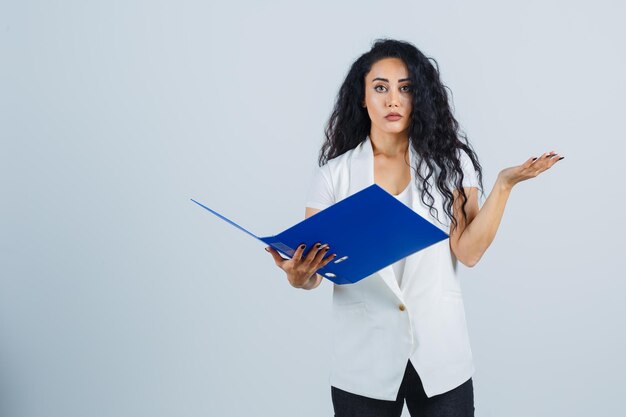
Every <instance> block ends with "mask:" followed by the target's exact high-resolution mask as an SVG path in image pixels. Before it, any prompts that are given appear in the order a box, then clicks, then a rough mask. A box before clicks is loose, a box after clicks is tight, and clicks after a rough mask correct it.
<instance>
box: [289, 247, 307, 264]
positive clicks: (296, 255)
mask: <svg viewBox="0 0 626 417" xmlns="http://www.w3.org/2000/svg"><path fill="white" fill-rule="evenodd" d="M305 248H306V245H305V244H304V243H302V244H300V246H298V247H297V248H296V251H295V252H294V253H293V256H292V257H291V259H293V260H294V261H298V262H299V261H300V260H301V259H302V253H303V252H304V249H305Z"/></svg>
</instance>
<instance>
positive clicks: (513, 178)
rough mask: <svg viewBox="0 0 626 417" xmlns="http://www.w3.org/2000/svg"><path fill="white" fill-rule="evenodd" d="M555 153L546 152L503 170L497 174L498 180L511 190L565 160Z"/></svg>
mask: <svg viewBox="0 0 626 417" xmlns="http://www.w3.org/2000/svg"><path fill="white" fill-rule="evenodd" d="M558 155H559V154H557V153H556V152H554V151H552V152H546V153H544V154H543V155H541V156H540V157H539V158H530V159H528V160H527V161H526V162H524V163H523V164H522V165H518V166H514V167H510V168H505V169H503V170H502V171H500V173H499V174H498V180H497V181H500V182H501V183H502V184H504V185H505V186H506V187H508V188H513V186H514V185H515V184H517V183H518V182H521V181H525V180H527V179H529V178H535V177H536V176H537V175H539V174H541V173H542V172H543V171H546V170H548V169H550V168H551V167H552V165H554V164H556V163H557V161H560V160H561V159H563V158H565V157H564V156H561V157H559V156H558Z"/></svg>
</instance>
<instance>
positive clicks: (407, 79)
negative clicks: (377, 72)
mask: <svg viewBox="0 0 626 417" xmlns="http://www.w3.org/2000/svg"><path fill="white" fill-rule="evenodd" d="M376 80H380V81H384V82H386V83H388V82H389V80H388V79H386V78H380V77H376V78H374V79H373V80H372V82H374V81H376ZM402 81H411V79H410V78H402V79H400V80H398V82H399V83H401V82H402Z"/></svg>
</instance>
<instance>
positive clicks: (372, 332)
mask: <svg viewBox="0 0 626 417" xmlns="http://www.w3.org/2000/svg"><path fill="white" fill-rule="evenodd" d="M409 151H410V161H411V164H412V167H411V185H410V186H411V187H413V188H412V206H411V208H412V209H413V210H414V211H416V212H417V213H418V214H420V215H421V216H422V217H424V218H426V219H428V220H430V221H431V222H432V223H434V224H435V225H436V226H438V227H440V228H441V229H442V230H444V231H445V232H446V233H449V222H448V221H447V219H446V218H445V215H444V212H443V209H442V199H441V196H440V195H439V193H438V192H437V190H436V188H432V189H431V193H433V195H434V196H435V198H436V200H435V207H437V209H438V213H439V216H438V217H439V218H440V219H442V220H444V221H446V222H447V223H438V222H437V220H436V219H435V218H433V217H432V216H431V215H430V214H429V212H428V206H426V205H424V204H423V203H422V202H421V199H420V194H419V191H418V188H417V187H416V184H415V177H414V172H413V170H414V168H415V166H416V161H415V156H414V152H413V150H412V149H411V147H410V146H409ZM461 160H462V162H463V166H464V168H463V169H464V174H465V178H466V179H465V181H464V182H463V185H464V186H477V185H476V174H475V172H474V170H473V167H472V165H471V161H469V157H468V156H467V154H465V152H462V153H461ZM319 169H320V170H321V171H320V173H321V174H322V175H324V177H325V181H326V182H327V184H328V186H329V187H330V188H331V190H329V192H332V195H333V196H334V200H335V202H338V201H340V200H342V199H344V198H346V197H348V196H350V195H352V194H354V193H356V192H358V191H360V190H362V189H363V188H365V187H368V186H369V185H371V184H373V183H374V153H373V149H372V145H371V142H370V139H369V137H367V138H366V140H365V141H364V142H362V143H361V144H360V145H359V146H357V147H356V148H354V149H352V150H350V151H348V152H346V153H344V154H342V155H340V156H338V157H336V158H334V159H332V160H330V161H328V163H327V164H325V165H324V166H322V167H320V168H319ZM431 184H432V183H431ZM311 205H312V204H311ZM307 206H309V204H307ZM456 266H457V259H456V257H455V256H454V254H453V253H452V251H451V250H450V243H449V239H445V240H443V241H441V242H439V243H437V244H434V245H432V246H430V247H428V248H426V249H424V250H422V251H419V252H417V253H414V254H412V255H410V256H408V257H407V258H406V264H405V269H404V274H403V275H402V280H401V281H400V282H401V283H402V284H401V286H402V287H400V286H399V285H398V281H397V280H396V277H395V275H394V271H393V268H392V266H391V265H389V266H387V267H385V268H383V269H381V270H379V271H377V272H375V273H374V274H372V275H370V276H369V277H367V278H365V279H363V280H361V281H359V282H357V283H355V284H347V285H335V284H333V285H334V287H333V311H332V316H333V344H332V364H331V373H330V378H329V381H330V384H331V385H332V386H335V387H337V388H340V389H343V390H345V391H349V392H352V393H354V394H359V395H364V396H367V397H371V398H376V399H381V400H395V399H396V396H397V394H398V390H399V388H400V384H401V382H402V378H403V375H404V371H405V368H406V365H407V361H408V360H409V359H410V360H411V363H412V364H413V366H414V367H415V369H416V370H417V372H418V374H419V376H420V378H421V380H422V383H423V386H424V391H425V392H426V395H427V396H428V397H432V396H433V395H437V394H441V393H444V392H447V391H449V390H451V389H453V388H455V387H457V386H459V385H461V384H462V383H463V382H465V381H467V380H468V379H469V378H470V377H471V376H472V374H473V373H474V365H473V359H472V352H471V349H470V341H469V336H468V332H467V328H466V323H465V310H464V306H463V299H462V296H461V287H460V285H459V281H458V278H457V276H456Z"/></svg>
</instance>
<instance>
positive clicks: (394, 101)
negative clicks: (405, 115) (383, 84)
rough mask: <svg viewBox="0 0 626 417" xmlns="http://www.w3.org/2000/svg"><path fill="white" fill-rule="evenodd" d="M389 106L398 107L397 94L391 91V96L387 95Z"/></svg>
mask: <svg viewBox="0 0 626 417" xmlns="http://www.w3.org/2000/svg"><path fill="white" fill-rule="evenodd" d="M387 106H396V107H397V106H398V95H397V93H396V92H394V91H391V92H390V93H389V95H387Z"/></svg>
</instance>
